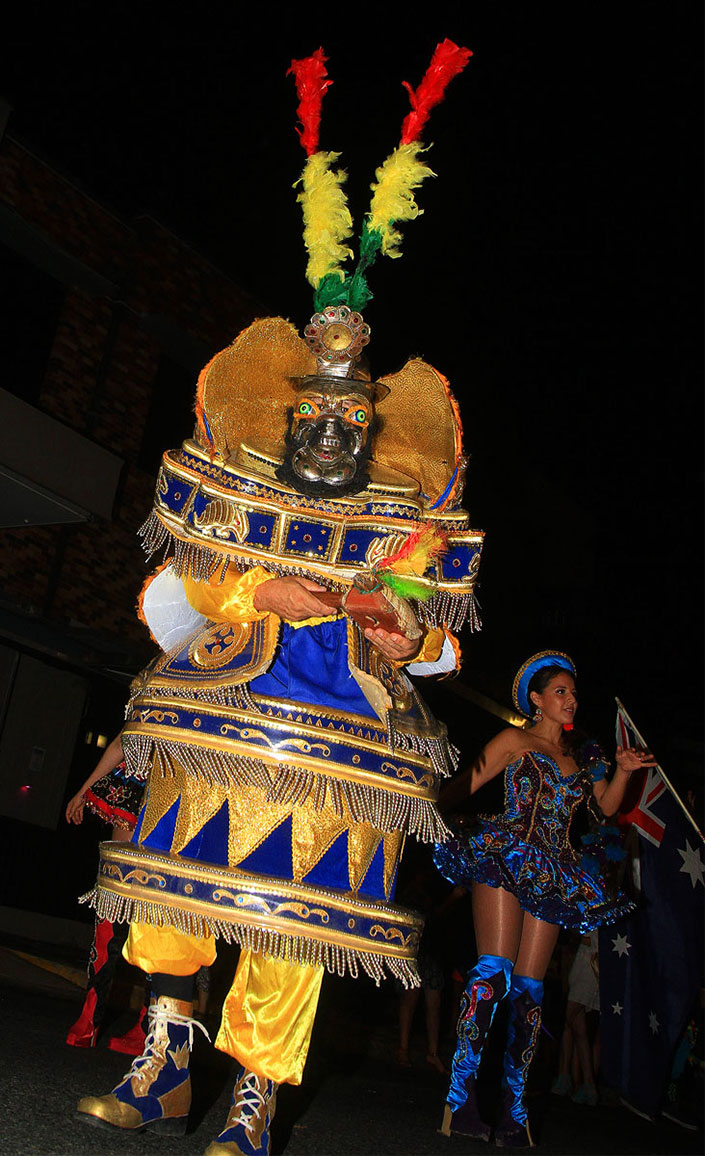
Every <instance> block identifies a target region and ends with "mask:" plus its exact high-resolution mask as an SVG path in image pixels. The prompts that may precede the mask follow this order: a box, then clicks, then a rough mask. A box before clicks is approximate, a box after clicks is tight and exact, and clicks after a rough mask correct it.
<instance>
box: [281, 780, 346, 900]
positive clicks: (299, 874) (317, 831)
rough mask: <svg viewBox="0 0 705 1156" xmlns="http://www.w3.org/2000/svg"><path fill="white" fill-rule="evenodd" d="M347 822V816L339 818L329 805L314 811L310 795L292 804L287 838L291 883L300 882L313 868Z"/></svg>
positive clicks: (343, 829)
mask: <svg viewBox="0 0 705 1156" xmlns="http://www.w3.org/2000/svg"><path fill="white" fill-rule="evenodd" d="M349 822H350V819H349V818H341V816H340V815H336V814H335V811H333V809H332V808H327V807H326V808H324V809H323V810H321V811H316V810H315V809H314V806H313V803H312V801H311V800H310V799H308V800H306V803H305V804H304V805H299V806H297V807H294V810H293V815H292V824H291V842H292V860H293V864H294V882H295V883H300V882H301V880H302V879H304V878H305V877H306V875H308V873H309V871H312V870H313V868H314V867H315V866H316V864H317V863H318V861H319V860H320V859H322V858H323V856H324V855H325V853H326V851H327V850H328V849H329V848H330V847H331V846H332V845H333V843H334V842H335V840H336V839H337V838H338V836H339V835H340V834H342V832H343V831H345V829H346V828H347V826H348V824H349Z"/></svg>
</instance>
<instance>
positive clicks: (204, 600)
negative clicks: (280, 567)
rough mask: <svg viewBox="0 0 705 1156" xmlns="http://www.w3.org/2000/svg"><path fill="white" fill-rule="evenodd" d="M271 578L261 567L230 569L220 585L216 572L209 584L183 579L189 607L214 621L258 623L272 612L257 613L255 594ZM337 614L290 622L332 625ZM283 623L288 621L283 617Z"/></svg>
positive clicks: (296, 625)
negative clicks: (239, 570) (327, 623)
mask: <svg viewBox="0 0 705 1156" xmlns="http://www.w3.org/2000/svg"><path fill="white" fill-rule="evenodd" d="M270 578H272V575H271V574H268V573H267V571H266V570H263V569H262V567H261V566H254V567H253V569H252V570H248V571H247V572H246V573H245V574H239V573H238V572H237V571H236V570H229V571H228V573H227V574H226V575H225V578H224V579H223V581H222V582H221V583H220V584H218V581H217V572H216V574H215V575H214V577H213V579H212V580H211V581H210V582H196V581H194V579H193V578H187V577H185V576H184V577H182V579H181V581H182V582H183V584H184V589H185V590H186V597H187V598H188V600H189V604H190V605H191V606H193V608H194V610H197V611H198V613H199V614H203V615H204V617H205V618H210V619H211V620H212V621H213V622H255V621H256V620H257V619H259V618H266V616H267V615H268V614H270V613H271V611H269V610H255V594H256V592H257V590H258V589H259V587H260V586H261V585H262V583H263V582H269V580H270ZM337 617H338V615H337V614H325V615H323V616H322V617H320V618H305V619H303V621H301V622H290V623H289V625H290V626H293V627H294V628H295V629H296V628H298V627H299V626H317V625H318V623H319V622H332V621H333V620H334V619H335V618H337ZM283 621H284V622H287V621H288V619H286V618H284V619H283Z"/></svg>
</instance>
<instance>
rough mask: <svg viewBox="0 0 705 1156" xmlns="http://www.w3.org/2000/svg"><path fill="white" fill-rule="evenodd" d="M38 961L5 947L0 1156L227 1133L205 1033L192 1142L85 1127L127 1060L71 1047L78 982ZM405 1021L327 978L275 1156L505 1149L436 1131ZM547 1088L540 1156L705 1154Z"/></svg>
mask: <svg viewBox="0 0 705 1156" xmlns="http://www.w3.org/2000/svg"><path fill="white" fill-rule="evenodd" d="M41 954H42V953H41V951H38V950H34V951H32V950H30V949H29V948H27V949H26V950H24V951H23V952H22V954H21V955H20V954H17V951H16V950H15V951H10V950H7V949H3V948H0V1011H1V1012H2V1023H3V1057H4V1063H3V1080H2V1093H1V1097H2V1100H1V1104H2V1118H1V1122H0V1152H1V1153H2V1156H79V1154H81V1156H83V1154H86V1156H88V1154H90V1156H152V1154H154V1156H201V1154H202V1153H203V1152H204V1150H205V1148H206V1147H207V1146H208V1143H209V1142H210V1140H212V1139H213V1138H214V1137H215V1136H216V1135H217V1134H218V1132H219V1131H220V1129H221V1128H222V1126H223V1124H224V1121H225V1117H226V1114H227V1111H228V1107H229V1104H230V1090H231V1088H232V1083H233V1078H234V1069H235V1065H234V1063H233V1061H231V1060H230V1059H229V1058H228V1057H226V1056H223V1055H222V1054H221V1053H219V1052H217V1051H216V1050H215V1049H213V1048H212V1047H211V1046H210V1045H209V1044H208V1043H207V1042H206V1041H205V1039H202V1038H201V1037H200V1034H199V1036H198V1038H197V1042H196V1046H195V1050H194V1057H193V1063H192V1073H193V1084H194V1105H193V1109H192V1113H191V1119H190V1124H189V1131H188V1133H187V1134H186V1135H185V1136H184V1137H182V1138H176V1139H175V1138H161V1137H158V1136H153V1135H151V1134H150V1133H149V1132H145V1133H140V1134H136V1135H130V1134H125V1133H123V1132H119V1131H105V1130H103V1129H98V1128H93V1127H89V1126H87V1125H86V1124H84V1123H83V1122H81V1121H80V1120H79V1119H78V1118H77V1117H76V1114H75V1103H76V1100H77V1099H78V1097H79V1096H80V1095H83V1094H86V1093H93V1094H102V1093H105V1092H108V1091H110V1089H111V1088H112V1087H113V1086H114V1085H115V1084H116V1083H117V1082H118V1081H119V1079H120V1078H121V1076H122V1075H123V1074H124V1072H125V1071H126V1070H127V1068H128V1067H129V1063H130V1060H129V1057H125V1056H123V1055H120V1054H117V1053H115V1052H112V1051H110V1050H109V1049H108V1048H107V1047H106V1044H105V1040H103V1041H99V1043H98V1046H97V1047H96V1048H93V1049H85V1050H84V1049H78V1048H71V1047H68V1046H67V1045H66V1044H65V1043H64V1038H65V1035H66V1030H67V1028H68V1026H69V1025H70V1024H71V1022H72V1021H73V1019H74V1018H75V1017H76V1015H77V1013H78V1009H79V1007H80V1003H81V1000H82V997H83V992H82V991H81V989H80V987H79V986H78V982H79V979H80V972H79V970H78V969H76V968H75V967H73V966H72V965H71V963H70V962H68V963H67V962H66V961H63V962H62V961H58V963H57V961H52V960H48V961H42V962H41V963H39V962H37V961H38V960H40V959H41ZM395 1015H396V993H395V991H394V987H393V985H391V984H389V985H386V988H385V987H384V985H383V989H381V990H378V989H375V988H374V986H373V985H372V984H370V983H368V982H367V981H358V982H357V983H353V982H351V981H350V980H347V981H341V980H336V979H333V978H328V977H327V979H326V982H325V983H324V989H323V994H322V999H321V1006H320V1009H319V1014H318V1017H317V1022H316V1028H315V1031H314V1037H313V1041H312V1045H311V1052H310V1055H309V1061H308V1064H307V1068H306V1074H305V1078H304V1083H303V1085H302V1086H301V1087H300V1088H294V1087H291V1086H285V1087H283V1088H282V1089H280V1092H279V1097H278V1106H277V1116H276V1120H275V1127H274V1130H273V1144H272V1151H273V1156H278V1154H279V1153H283V1152H286V1156H334V1154H335V1156H348V1154H349V1156H364V1154H367V1153H369V1154H370V1156H387V1154H389V1156H392V1154H396V1153H399V1154H401V1153H404V1154H411V1156H415V1154H418V1156H425V1154H427V1153H428V1154H431V1153H433V1154H435V1156H469V1154H473V1153H485V1154H487V1156H492V1153H493V1152H495V1151H498V1150H496V1149H494V1148H493V1147H492V1146H488V1145H487V1144H483V1143H479V1142H476V1141H473V1140H470V1139H466V1138H464V1137H459V1136H453V1137H451V1138H450V1139H447V1138H446V1137H444V1136H441V1135H440V1134H439V1133H438V1131H437V1129H438V1127H439V1124H440V1119H441V1115H442V1108H443V1100H444V1092H445V1089H446V1080H445V1079H444V1077H442V1076H440V1075H439V1074H438V1073H436V1072H434V1071H432V1070H431V1069H430V1068H429V1067H428V1066H427V1065H426V1064H425V1057H424V1048H425V1045H424V1041H423V1030H422V1028H423V1023H422V1021H423V1010H422V1008H421V1007H420V1008H419V1011H418V1013H417V1015H418V1019H419V1023H418V1026H417V1033H418V1035H417V1037H416V1038H415V1040H414V1045H415V1052H414V1051H413V1049H412V1060H413V1061H414V1066H413V1067H412V1068H411V1069H403V1068H399V1067H398V1066H397V1065H396V1064H395V1062H394V1052H395V1046H396V1040H395V1031H396V1029H395ZM208 1026H211V1025H208ZM212 1034H214V1033H212ZM449 1047H450V1041H448V1048H449ZM540 1074H541V1073H539V1075H540ZM537 1083H538V1085H539V1086H538V1087H537V1088H535V1089H534V1094H533V1095H532V1096H531V1099H530V1113H531V1116H532V1120H533V1124H534V1130H535V1132H536V1133H537V1135H538V1140H539V1142H540V1150H539V1156H543V1154H545V1156H568V1154H573V1153H574V1154H576V1156H583V1154H586V1156H587V1154H590V1156H632V1154H633V1156H637V1154H638V1156H652V1154H654V1156H655V1154H657V1153H658V1154H659V1156H661V1154H662V1156H689V1154H690V1153H702V1151H703V1139H702V1133H689V1132H686V1131H684V1130H682V1129H681V1128H679V1127H678V1126H676V1125H675V1124H671V1123H670V1122H668V1121H665V1120H662V1119H659V1120H658V1121H657V1122H655V1123H650V1122H648V1121H645V1120H642V1119H640V1118H638V1117H637V1116H635V1115H633V1114H632V1113H630V1112H628V1111H626V1110H625V1109H624V1108H622V1107H620V1106H619V1104H618V1103H617V1102H616V1097H614V1096H612V1098H611V1099H612V1103H609V1104H600V1105H599V1106H598V1107H596V1108H589V1107H583V1106H580V1105H577V1104H574V1103H572V1101H571V1100H569V1099H563V1098H560V1099H559V1098H557V1097H555V1096H551V1095H549V1094H548V1093H547V1091H546V1090H545V1087H542V1084H543V1085H545V1086H547V1078H546V1079H543V1080H541V1079H540V1080H538V1081H537ZM482 1090H483V1089H481V1091H482ZM493 1090H494V1081H493V1082H492V1085H491V1086H489V1085H488V1086H487V1087H486V1088H485V1089H484V1092H485V1093H486V1097H487V1101H488V1112H489V1114H491V1112H492V1108H493V1102H492V1093H493Z"/></svg>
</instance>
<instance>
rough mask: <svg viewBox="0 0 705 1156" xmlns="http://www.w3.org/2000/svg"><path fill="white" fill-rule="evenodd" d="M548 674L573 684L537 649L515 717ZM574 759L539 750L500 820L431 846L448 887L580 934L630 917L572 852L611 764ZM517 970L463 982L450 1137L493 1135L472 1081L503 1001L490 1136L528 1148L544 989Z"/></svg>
mask: <svg viewBox="0 0 705 1156" xmlns="http://www.w3.org/2000/svg"><path fill="white" fill-rule="evenodd" d="M546 667H551V668H552V667H557V668H561V669H563V670H567V671H569V672H570V673H571V674H572V675H573V676H575V667H574V665H573V662H572V660H571V659H570V658H569V657H568V656H567V655H565V654H561V653H560V652H556V651H543V652H541V653H540V654H536V655H533V656H532V658H530V659H528V660H527V661H526V662H525V663H524V665H523V666H522V667H521V669H520V670H519V671H518V673H517V676H516V678H515V680H514V686H513V689H512V697H513V700H514V705H515V707H516V709H517V710H518V711H520V712H521V713H522V714H525V715H526V716H527V718H528V717H530V716H531V713H532V704H531V701H530V699H529V684H530V682H531V680H532V678H533V677H534V675H535V674H536V673H537V672H538V671H539V670H541V669H543V668H546ZM576 761H577V762H578V768H579V769H578V770H577V771H576V772H575V773H574V774H572V775H564V774H562V773H561V771H560V769H559V767H558V766H557V764H556V763H555V762H554V761H553V759H551V758H549V756H548V755H546V754H545V753H544V752H543V751H538V750H536V751H525V752H524V753H523V754H522V755H521V757H520V758H518V759H516V760H515V762H513V763H511V764H510V765H509V766H507V768H506V770H505V779H504V803H505V809H504V813H503V814H501V815H481V816H479V817H478V819H477V822H476V823H475V824H474V825H473V827H472V829H471V830H469V831H466V832H463V833H462V834H460V835H457V836H455V837H454V838H452V839H451V840H449V841H448V842H446V843H444V844H441V845H439V846H438V847H436V850H435V854H434V861H435V863H436V866H437V867H438V868H439V870H440V871H441V872H442V874H443V875H444V876H445V877H446V879H449V880H450V881H451V882H453V883H455V884H460V885H464V886H466V887H470V886H471V885H472V884H473V883H485V884H487V885H488V886H490V887H501V888H503V889H504V890H505V891H509V892H511V893H512V894H513V895H515V896H516V897H517V899H518V900H519V905H520V906H521V908H522V909H523V910H524V911H527V912H529V914H531V915H533V916H534V917H535V918H536V919H541V920H543V921H545V922H546V923H552V924H559V925H560V926H562V927H568V928H573V929H575V930H577V931H580V932H582V933H585V932H588V931H592V930H593V929H594V928H596V927H598V926H600V924H602V923H611V922H613V921H614V920H616V919H620V918H621V917H622V916H623V915H624V914H625V913H626V912H628V911H630V910H631V909H632V908H633V904H632V903H631V902H630V901H629V900H627V899H626V898H625V896H623V895H618V896H616V897H614V896H612V895H611V893H610V891H609V889H608V885H607V882H606V881H605V879H604V878H603V877H602V876H601V875H600V874H599V864H598V862H597V860H596V859H595V857H594V856H587V855H584V856H583V857H582V858H580V857H579V856H578V855H577V854H576V852H575V851H574V849H573V847H572V845H571V842H570V830H571V825H572V823H573V820H574V816H575V814H576V811H577V809H578V807H579V806H580V804H582V803H584V802H587V803H588V804H590V802H591V800H592V788H593V784H594V783H596V782H599V781H600V780H601V779H604V777H605V774H606V771H607V766H608V764H607V763H606V761H605V759H604V756H603V754H602V752H601V750H600V748H599V747H597V745H596V744H595V743H586V744H584V746H583V747H582V748H581V750H580V751H579V753H578V756H577V760H576ZM596 869H597V870H596ZM513 966H514V965H513V963H512V961H511V960H509V959H506V958H505V957H503V956H494V955H482V956H480V958H479V959H478V961H477V963H476V964H475V966H474V968H473V969H472V970H471V972H470V974H469V976H468V982H467V986H466V989H465V994H464V996H463V1001H462V1005H461V1013H460V1019H459V1021H458V1046H457V1050H456V1053H455V1056H454V1059H453V1068H452V1074H451V1084H450V1090H449V1092H448V1097H447V1104H446V1114H445V1117H444V1124H443V1131H444V1132H445V1133H446V1134H449V1133H450V1130H451V1127H452V1130H453V1131H454V1132H460V1133H463V1134H467V1135H472V1136H475V1137H476V1138H481V1139H489V1136H490V1130H489V1128H488V1127H487V1125H486V1124H484V1122H483V1121H482V1120H481V1118H480V1115H479V1113H478V1110H477V1104H476V1100H475V1088H474V1084H475V1076H476V1073H477V1070H478V1068H479V1066H480V1060H481V1058H482V1049H483V1046H484V1043H485V1039H486V1037H487V1033H488V1032H489V1029H490V1026H491V1024H492V1020H493V1018H494V1013H495V1011H496V1009H497V1005H498V1004H499V1002H500V1001H501V1000H502V999H504V997H505V996H508V997H509V1003H510V1009H509V1028H508V1038H507V1046H506V1050H505V1055H504V1076H503V1081H502V1088H503V1097H502V1111H501V1115H500V1120H499V1123H498V1125H497V1129H496V1132H495V1143H496V1144H497V1145H498V1146H500V1147H501V1146H505V1147H516V1146H523V1145H526V1144H527V1143H528V1144H531V1143H532V1141H531V1136H530V1133H529V1130H528V1122H527V1114H526V1107H525V1104H524V1093H525V1088H526V1081H527V1077H528V1072H529V1066H530V1064H531V1060H532V1059H533V1056H534V1053H535V1050H536V1045H537V1042H538V1036H539V1032H540V1028H541V1004H542V1001H543V982H542V981H540V980H537V979H533V978H531V977H530V976H521V975H517V974H516V972H514V970H513Z"/></svg>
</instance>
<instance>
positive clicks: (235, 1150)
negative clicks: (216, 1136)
mask: <svg viewBox="0 0 705 1156" xmlns="http://www.w3.org/2000/svg"><path fill="white" fill-rule="evenodd" d="M203 1156H243V1152H242V1149H241V1148H240V1147H239V1146H238V1145H237V1144H236V1143H235V1142H234V1141H233V1140H228V1142H227V1143H226V1144H221V1143H220V1141H219V1140H214V1141H213V1142H212V1143H211V1144H209V1145H208V1147H207V1148H206V1150H205V1152H204V1153H203Z"/></svg>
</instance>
